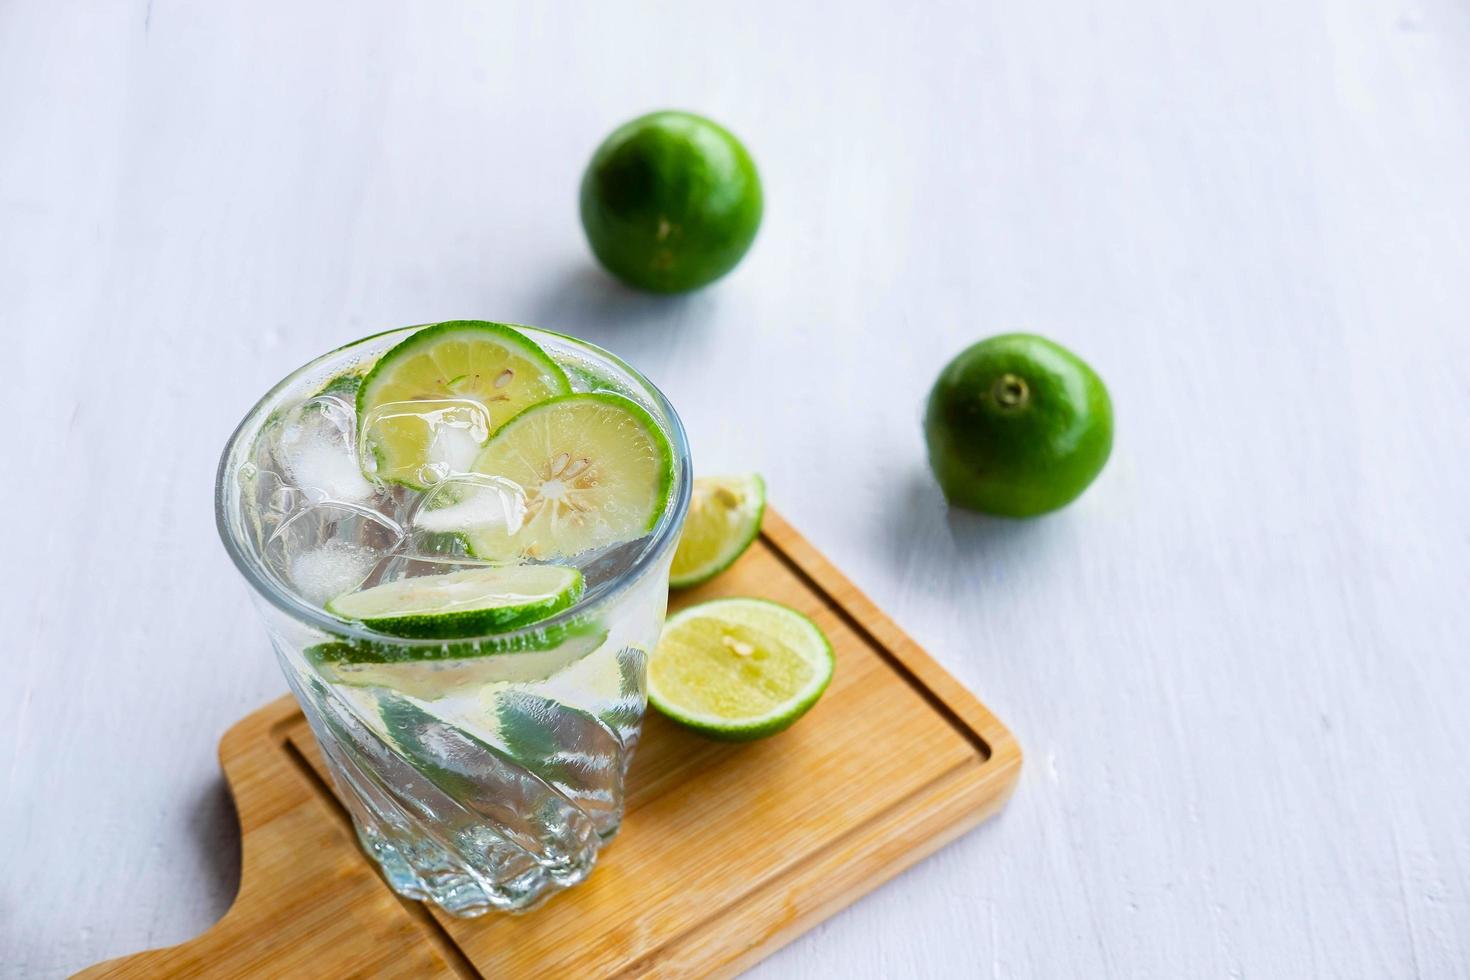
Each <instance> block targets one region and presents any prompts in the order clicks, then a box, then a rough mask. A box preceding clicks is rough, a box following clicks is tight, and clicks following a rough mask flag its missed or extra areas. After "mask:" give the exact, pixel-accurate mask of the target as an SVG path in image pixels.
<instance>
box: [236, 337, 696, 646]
mask: <svg viewBox="0 0 1470 980" xmlns="http://www.w3.org/2000/svg"><path fill="white" fill-rule="evenodd" d="M484 322H502V321H484ZM503 325H504V326H508V327H512V328H514V329H516V330H524V331H528V332H530V333H532V334H543V335H545V336H548V337H554V338H556V339H557V340H559V341H562V342H565V343H568V344H571V345H574V346H576V347H581V348H584V349H585V350H587V351H589V352H591V353H592V354H595V355H596V356H598V357H602V358H606V359H607V360H608V361H610V362H612V363H613V364H614V365H616V366H617V367H618V368H619V369H621V370H622V371H624V372H626V373H627V375H628V376H629V378H630V379H632V380H633V381H634V382H636V383H637V384H638V385H639V386H640V387H641V388H642V389H643V393H644V394H645V395H646V396H647V397H648V398H649V399H650V400H651V401H652V402H653V403H654V405H655V407H656V408H657V409H658V410H659V412H660V413H661V414H662V416H663V418H662V419H661V420H660V421H662V422H664V423H665V426H664V427H665V429H666V435H668V437H669V443H670V444H671V446H672V448H673V451H674V471H675V472H674V483H673V485H672V486H671V487H670V496H669V506H668V507H666V508H665V509H664V512H663V514H662V515H660V517H659V520H658V524H657V525H655V526H654V529H653V531H652V532H650V535H649V542H648V544H647V545H646V546H645V547H644V548H643V550H642V551H641V552H640V553H639V554H638V557H637V558H636V559H634V561H633V563H632V565H631V566H630V567H629V568H628V569H627V570H626V571H624V572H623V573H622V574H620V575H618V576H617V577H616V578H614V579H612V580H610V581H609V583H608V584H607V585H606V586H605V587H604V588H602V589H601V590H600V591H596V590H595V591H594V592H593V593H592V595H591V596H590V597H586V598H583V599H579V600H578V601H577V602H575V603H573V604H572V605H571V606H568V607H567V608H566V609H564V610H562V611H561V612H559V613H557V614H556V615H555V616H551V617H549V618H547V619H543V620H539V621H537V622H535V623H531V624H529V625H527V626H523V627H521V628H519V629H515V630H508V631H504V632H499V633H486V634H483V635H479V636H465V637H455V638H453V639H442V638H441V639H428V638H413V637H399V636H392V635H390V634H387V633H380V632H378V631H376V630H372V629H368V628H366V627H364V626H361V625H358V624H355V623H351V622H348V621H347V620H343V619H338V618H337V617H335V616H333V615H332V614H331V613H329V612H327V611H326V610H325V609H322V608H320V607H318V606H315V605H313V604H311V603H309V602H307V601H306V600H305V599H302V598H301V597H300V596H297V595H295V594H293V593H292V592H291V591H290V590H288V589H286V588H284V587H283V586H282V584H281V583H279V582H277V581H276V580H275V578H274V577H273V576H271V575H270V574H269V572H268V571H267V569H266V567H265V563H264V561H263V560H262V559H261V558H260V556H258V555H256V554H255V549H253V548H251V547H250V546H249V545H248V544H247V543H246V542H244V541H241V540H240V539H239V538H238V537H237V536H236V534H235V531H234V525H233V524H232V523H231V521H230V516H229V512H228V511H229V506H230V504H231V502H232V500H231V496H230V494H231V489H232V488H233V489H234V490H235V502H238V481H236V480H234V479H233V477H232V474H231V461H232V459H233V457H234V455H235V451H236V449H237V448H239V446H240V440H241V437H242V436H243V435H244V434H245V433H246V431H247V430H248V429H249V430H254V429H256V428H258V426H257V423H258V421H259V420H260V419H261V418H262V417H264V413H265V412H266V411H267V409H268V408H269V407H270V406H271V405H272V404H273V403H274V402H275V401H276V399H277V398H278V397H279V396H280V395H281V393H282V392H284V391H286V390H288V389H289V388H290V387H291V386H292V385H293V384H296V383H297V382H299V381H300V380H301V379H302V377H303V376H305V375H307V374H309V373H310V372H311V371H312V370H313V369H314V368H316V366H317V365H319V364H321V363H322V362H323V361H325V360H327V359H329V358H331V357H332V356H333V355H335V354H340V353H342V352H344V351H347V350H350V349H352V348H355V347H359V346H361V345H363V344H367V343H368V342H370V341H373V340H377V339H378V338H380V337H386V336H388V335H390V334H397V333H403V332H405V331H409V330H418V329H421V328H423V327H428V326H433V324H430V323H419V324H411V325H409V326H404V327H392V328H390V329H388V330H380V331H378V332H377V333H372V334H368V335H367V336H365V337H359V338H358V339H356V340H353V341H351V342H349V343H346V344H342V345H341V346H339V347H335V348H333V349H332V350H329V351H327V352H325V353H323V354H321V355H319V356H317V357H314V358H312V359H311V360H310V361H307V362H306V363H305V364H303V365H301V366H300V367H298V368H296V369H295V370H294V371H292V372H291V373H290V374H288V375H286V376H285V377H284V378H282V379H281V380H280V381H278V382H276V383H275V384H274V385H272V386H271V387H270V389H269V390H268V391H266V393H265V394H264V395H262V396H261V397H260V399H259V400H258V401H256V403H255V404H254V405H252V406H251V407H250V409H249V411H247V412H246V413H245V417H244V418H242V419H241V420H240V422H239V424H238V425H236V426H235V428H234V430H233V431H232V432H231V433H230V437H229V438H228V439H227V440H225V448H224V451H223V452H222V453H220V459H219V465H218V467H217V468H216V470H215V483H214V522H215V528H216V530H218V532H219V536H220V540H221V541H222V542H223V543H224V546H225V551H226V553H228V554H229V556H230V561H231V562H233V563H234V566H235V568H236V570H237V571H238V572H239V573H240V575H241V576H242V577H244V579H245V581H246V582H247V583H248V584H249V585H250V587H251V588H252V590H254V592H255V593H256V594H257V595H259V596H260V597H262V598H264V599H265V600H266V601H267V602H269V603H270V604H271V605H272V606H274V607H275V608H276V609H278V610H280V611H281V612H283V613H285V614H286V615H287V616H289V617H291V618H292V619H294V620H297V621H299V622H303V623H305V624H306V625H308V626H312V627H314V628H316V629H319V630H320V631H321V632H323V633H326V634H328V635H331V636H335V637H342V638H347V639H354V640H362V641H364V642H369V643H385V642H386V643H392V644H394V645H395V646H404V647H410V648H416V647H422V648H425V649H440V648H443V647H444V646H446V645H448V644H454V645H460V644H468V645H474V646H479V645H484V646H497V647H499V646H503V647H505V648H506V650H507V652H509V651H514V650H519V649H523V648H524V649H534V648H535V645H534V644H531V645H526V644H525V643H524V639H525V638H527V637H534V636H536V635H537V634H545V633H549V632H552V631H555V630H556V629H557V628H559V627H562V626H567V625H570V624H573V623H575V622H577V621H578V620H580V619H581V618H582V617H583V616H585V614H586V612H587V610H588V609H591V608H595V607H597V606H602V605H606V604H607V603H609V602H611V601H612V600H614V599H616V598H617V597H618V596H620V595H622V594H623V593H624V592H626V591H628V590H629V589H630V588H632V587H633V586H634V585H635V584H636V583H638V582H639V581H641V580H642V578H643V575H644V573H645V572H647V570H648V568H649V566H651V565H652V564H653V563H654V562H656V561H658V560H659V559H660V558H662V557H663V556H664V555H665V554H666V553H667V552H668V551H669V550H670V549H671V548H672V547H673V546H674V544H675V543H676V542H677V540H678V532H679V529H680V528H681V527H682V525H683V519H684V515H685V513H686V512H687V511H688V509H689V500H690V496H691V492H692V486H693V477H692V474H691V469H692V468H691V465H690V458H689V441H688V436H687V434H686V433H685V431H684V423H683V420H681V419H680V418H679V413H678V412H676V411H675V410H674V406H673V404H672V403H670V401H669V399H668V397H667V396H665V395H664V393H663V391H662V390H660V388H659V387H658V385H656V384H654V383H653V382H652V381H650V380H648V378H647V377H646V376H644V375H643V373H642V372H640V371H638V370H637V369H636V368H634V367H633V366H632V365H630V364H628V362H627V361H624V360H623V359H622V358H620V357H618V356H617V355H616V354H614V353H612V352H611V351H607V350H604V349H603V348H601V347H599V346H597V345H596V344H593V343H590V342H589V341H586V340H583V339H581V338H580V337H573V336H570V335H568V334H564V333H559V332H557V331H555V330H547V329H546V328H544V327H533V326H529V325H527V324H520V323H503ZM533 339H534V338H533Z"/></svg>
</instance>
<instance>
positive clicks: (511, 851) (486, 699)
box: [282, 647, 646, 916]
mask: <svg viewBox="0 0 1470 980" xmlns="http://www.w3.org/2000/svg"><path fill="white" fill-rule="evenodd" d="M282 659H283V664H284V665H285V666H286V667H287V670H286V675H287V678H288V680H290V682H291V686H292V687H293V689H294V690H295V693H296V696H297V700H298V701H299V702H300V703H301V706H302V709H303V712H304V713H305V715H306V718H307V721H308V722H309V723H310V725H311V728H312V731H313V733H314V734H315V735H316V738H317V741H318V742H319V743H320V745H321V748H322V753H323V755H324V757H325V758H326V761H327V768H328V770H329V771H330V773H331V776H332V780H333V782H334V784H335V786H336V789H337V795H338V797H339V798H340V799H341V800H342V803H343V805H344V806H345V807H346V808H347V810H348V812H349V813H350V814H351V815H352V819H353V823H354V824H355V825H356V828H357V834H358V839H359V840H360V842H361V843H362V846H363V849H364V850H365V851H366V852H367V853H368V854H369V855H371V856H372V857H373V858H374V859H375V860H376V861H377V862H378V865H379V866H380V867H381V868H382V870H383V876H384V877H385V878H386V879H387V881H388V883H389V885H391V886H392V888H393V890H394V891H396V892H398V893H399V894H400V895H403V896H405V897H407V898H413V899H418V900H421V901H429V902H433V903H435V904H436V905H438V906H440V907H441V908H443V909H445V910H446V911H448V912H450V913H452V914H454V915H458V916H474V915H482V914H484V913H485V912H488V911H490V910H491V909H497V910H502V911H523V910H525V909H528V908H531V907H532V906H534V905H536V904H537V903H538V902H540V901H541V900H542V899H544V898H546V897H547V896H548V895H550V894H552V893H553V892H556V891H558V890H560V889H562V888H567V887H569V886H571V885H575V884H576V883H578V882H580V881H581V880H582V879H584V878H586V877H587V875H588V874H589V873H590V872H591V870H592V866H593V864H594V863H595V861H596V859H597V851H598V849H599V848H600V847H601V846H602V844H603V842H604V841H606V840H608V839H609V838H611V837H612V836H613V835H614V834H615V833H616V832H617V829H618V826H619V823H620V822H621V819H622V810H623V778H624V776H625V774H626V772H627V768H628V764H629V762H630V761H631V759H632V754H633V749H634V747H635V746H636V744H637V740H638V733H639V727H640V722H641V719H642V713H643V707H644V703H645V702H644V694H643V685H644V672H645V660H646V657H645V655H644V654H643V652H642V651H641V650H640V649H638V648H635V647H623V648H621V649H619V648H617V647H611V648H608V649H605V650H599V651H598V652H596V653H594V654H592V655H590V656H589V657H587V658H585V659H584V660H583V661H580V662H579V663H578V664H577V665H576V667H575V670H576V671H577V672H578V673H577V674H576V675H575V676H572V677H569V678H567V679H566V681H565V682H563V683H562V684H561V685H557V684H555V683H553V682H552V681H550V680H546V681H541V682H538V683H537V684H536V685H525V684H500V685H490V686H488V687H483V688H477V689H475V690H473V691H470V692H467V693H466V694H465V695H464V696H463V697H458V698H456V697H448V696H442V697H437V698H434V699H430V700H426V699H424V698H422V697H415V696H409V695H407V694H404V693H402V692H400V691H395V690H390V689H386V688H383V687H358V688H353V687H346V686H343V685H340V684H331V683H327V682H325V681H324V680H323V679H322V678H321V677H320V676H318V675H317V674H315V673H314V671H313V670H312V669H311V668H310V667H309V666H307V665H305V664H301V663H299V662H295V661H294V658H292V657H291V656H290V654H289V653H285V654H284V655H283V658H282ZM599 680H600V681H601V682H600V683H599Z"/></svg>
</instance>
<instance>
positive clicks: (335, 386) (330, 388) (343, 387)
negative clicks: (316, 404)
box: [311, 371, 367, 405]
mask: <svg viewBox="0 0 1470 980" xmlns="http://www.w3.org/2000/svg"><path fill="white" fill-rule="evenodd" d="M365 377H367V375H366V374H364V373H362V372H361V371H347V372H344V373H342V374H339V375H337V376H336V377H335V378H333V379H332V380H330V381H328V382H327V383H326V384H324V385H322V386H321V389H320V390H318V391H317V393H316V394H315V395H312V396H311V397H313V398H320V397H322V396H323V395H332V396H333V397H335V398H340V399H342V400H343V401H346V402H351V403H352V404H354V405H356V404H357V392H358V391H359V390H360V389H361V388H362V382H363V379H364V378H365Z"/></svg>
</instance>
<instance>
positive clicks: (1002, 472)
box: [924, 333, 1113, 517]
mask: <svg viewBox="0 0 1470 980" xmlns="http://www.w3.org/2000/svg"><path fill="white" fill-rule="evenodd" d="M924 435H925V439H926V441H927V442H928V444H929V465H930V467H931V468H932V469H933V470H934V475H935V476H936V477H938V479H939V485H940V487H941V488H942V489H943V490H944V495H945V497H946V498H948V500H949V502H950V503H951V504H955V505H957V506H960V507H966V508H969V509H970V510H978V511H981V512H983V513H986V514H997V515H1000V516H1003V517H1033V516H1035V515H1037V514H1044V513H1046V512H1047V511H1052V510H1056V509H1057V508H1058V507H1062V506H1065V505H1066V504H1069V503H1071V502H1072V501H1073V500H1075V499H1077V497H1078V496H1079V495H1080V494H1081V493H1082V491H1083V490H1086V489H1087V487H1088V485H1089V484H1090V483H1092V481H1093V479H1094V478H1095V477H1096V476H1097V475H1098V473H1100V472H1101V471H1102V468H1103V464H1104V463H1106V462H1107V461H1108V454H1109V453H1110V452H1111V451H1112V448H1113V406H1112V402H1111V401H1110V400H1109V398H1108V389H1107V388H1106V387H1105V386H1104V385H1103V382H1102V379H1101V378H1099V377H1098V376H1097V374H1096V372H1094V371H1093V370H1092V368H1090V367H1088V366H1087V363H1086V362H1085V361H1083V360H1082V359H1081V358H1080V357H1078V356H1077V355H1076V354H1073V353H1072V352H1071V351H1069V350H1067V349H1066V348H1065V347H1063V346H1061V345H1060V344H1056V343H1053V342H1052V341H1050V340H1047V339H1046V338H1044V337H1038V336H1036V335H1035V334H1025V333H1011V334H1002V335H1001V336H998V337H991V338H989V339H988V340H982V341H980V342H979V343H978V344H975V345H973V346H971V347H968V348H966V349H965V350H963V351H961V352H960V354H959V355H958V356H957V357H956V358H955V359H954V360H952V361H950V362H949V364H948V365H947V366H946V367H945V368H944V370H943V371H941V372H940V373H939V378H938V380H936V381H935V382H934V389H933V391H931V392H930V393H929V406H928V409H927V411H926V412H925V414H924Z"/></svg>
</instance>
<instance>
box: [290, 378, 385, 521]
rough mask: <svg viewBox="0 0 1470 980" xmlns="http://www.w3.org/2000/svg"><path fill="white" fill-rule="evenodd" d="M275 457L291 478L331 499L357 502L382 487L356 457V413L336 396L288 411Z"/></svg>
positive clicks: (307, 488) (303, 403) (367, 497)
mask: <svg viewBox="0 0 1470 980" xmlns="http://www.w3.org/2000/svg"><path fill="white" fill-rule="evenodd" d="M276 457H277V460H278V462H279V465H280V467H281V470H282V472H283V473H284V475H285V477H286V479H287V480H289V481H290V482H291V483H292V484H294V485H295V486H296V487H299V488H301V489H303V490H308V491H316V492H317V493H316V494H315V495H316V496H320V497H322V498H325V499H327V500H342V501H348V502H358V501H364V500H369V499H371V498H372V497H373V496H374V495H375V494H376V493H377V492H378V491H377V488H376V487H375V486H373V484H372V483H371V482H370V481H369V480H368V479H367V478H366V477H364V476H363V475H362V467H361V466H360V465H359V463H358V458H357V417H356V414H355V413H354V411H353V409H352V407H351V406H350V405H348V404H347V402H345V401H343V400H342V399H340V398H338V397H336V396H335V395H318V396H317V397H315V398H308V399H307V400H306V401H304V402H302V403H301V404H300V405H297V406H296V407H295V408H293V409H291V410H290V411H289V412H287V413H286V416H285V418H284V419H283V420H282V423H281V429H280V432H279V433H278V435H277V436H276Z"/></svg>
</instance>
